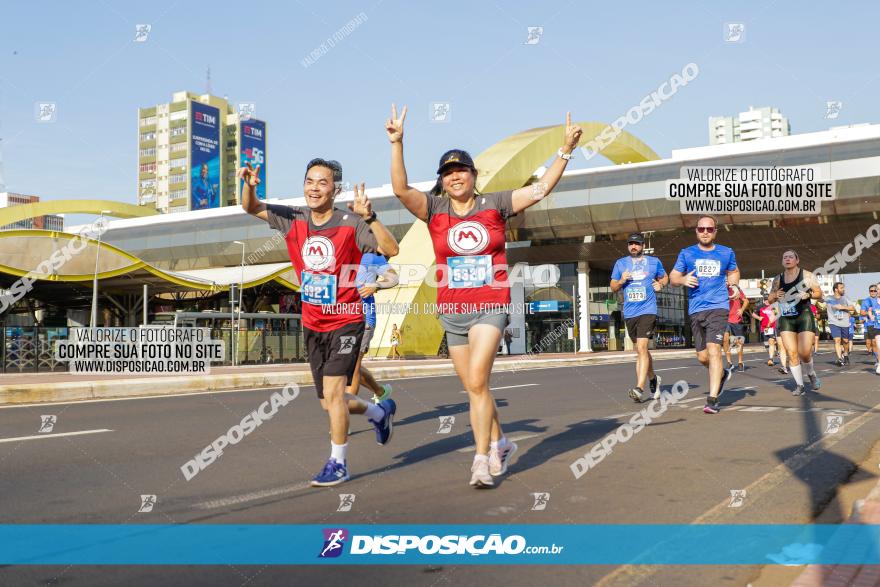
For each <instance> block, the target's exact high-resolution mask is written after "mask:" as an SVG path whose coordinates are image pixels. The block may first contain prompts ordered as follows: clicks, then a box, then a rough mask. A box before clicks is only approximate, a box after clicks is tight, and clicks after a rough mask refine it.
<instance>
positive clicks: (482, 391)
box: [449, 324, 502, 455]
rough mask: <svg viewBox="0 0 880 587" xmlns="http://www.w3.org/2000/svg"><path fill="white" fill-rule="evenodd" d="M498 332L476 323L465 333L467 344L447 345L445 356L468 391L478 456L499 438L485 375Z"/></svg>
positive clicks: (499, 429) (496, 411) (496, 416)
mask: <svg viewBox="0 0 880 587" xmlns="http://www.w3.org/2000/svg"><path fill="white" fill-rule="evenodd" d="M500 342H501V331H500V330H499V329H498V328H496V327H494V326H492V325H491V324H476V325H474V326H472V327H471V329H470V331H469V332H468V344H462V345H455V346H450V347H449V356H450V357H451V358H452V364H453V365H454V366H455V371H456V373H458V377H459V379H461V383H462V385H463V386H464V388H465V390H467V392H468V400H469V401H470V420H471V429H472V430H473V432H474V443H475V444H476V447H477V454H478V455H488V454H489V443H490V442H498V440H499V439H500V438H501V436H502V433H501V424H500V422H499V420H498V410H497V408H496V407H495V398H494V397H493V396H492V392H491V391H490V390H489V376H490V375H491V373H492V365H493V363H494V362H495V353H496V350H497V349H498V344H499V343H500Z"/></svg>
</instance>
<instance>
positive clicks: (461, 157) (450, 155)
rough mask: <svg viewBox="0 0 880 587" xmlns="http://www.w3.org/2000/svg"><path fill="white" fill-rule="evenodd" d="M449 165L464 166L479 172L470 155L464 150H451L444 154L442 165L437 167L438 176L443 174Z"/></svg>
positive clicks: (441, 160) (441, 159)
mask: <svg viewBox="0 0 880 587" xmlns="http://www.w3.org/2000/svg"><path fill="white" fill-rule="evenodd" d="M449 165H464V166H465V167H470V168H471V169H473V170H474V171H476V170H477V167H476V166H475V165H474V160H473V159H472V158H471V156H470V154H469V153H468V152H467V151H463V150H462V149H450V150H449V151H446V152H445V153H443V156H442V157H440V165H438V166H437V175H440V174H441V173H443V169H444V168H445V167H447V166H449Z"/></svg>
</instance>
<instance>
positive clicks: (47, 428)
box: [37, 415, 58, 434]
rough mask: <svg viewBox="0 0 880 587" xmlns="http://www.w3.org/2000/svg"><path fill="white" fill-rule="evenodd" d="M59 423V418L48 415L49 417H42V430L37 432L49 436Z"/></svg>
mask: <svg viewBox="0 0 880 587" xmlns="http://www.w3.org/2000/svg"><path fill="white" fill-rule="evenodd" d="M57 421H58V416H53V415H48V416H40V428H39V430H37V432H39V433H40V434H48V433H49V432H52V429H53V428H55V423H56V422H57Z"/></svg>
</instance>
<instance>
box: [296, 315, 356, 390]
mask: <svg viewBox="0 0 880 587" xmlns="http://www.w3.org/2000/svg"><path fill="white" fill-rule="evenodd" d="M303 334H304V338H305V343H306V350H307V352H308V354H309V366H310V367H311V368H312V378H313V379H314V380H315V391H316V392H317V394H318V397H319V398H323V397H324V376H325V375H327V376H329V377H333V376H337V375H345V377H346V384H347V385H351V378H352V376H353V375H354V368H355V366H356V365H357V360H358V357H359V356H360V355H359V354H358V351H359V350H360V348H361V339H362V338H363V336H364V323H363V322H352V323H351V324H346V325H345V326H340V327H339V328H337V329H336V330H330V331H329V332H317V331H315V330H310V329H309V328H303Z"/></svg>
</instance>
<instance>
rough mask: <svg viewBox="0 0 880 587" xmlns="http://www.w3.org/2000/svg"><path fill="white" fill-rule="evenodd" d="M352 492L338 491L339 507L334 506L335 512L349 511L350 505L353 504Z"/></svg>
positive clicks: (353, 496)
mask: <svg viewBox="0 0 880 587" xmlns="http://www.w3.org/2000/svg"><path fill="white" fill-rule="evenodd" d="M354 498H355V495H354V493H340V494H339V507H338V508H336V511H337V512H350V511H351V506H353V505H354Z"/></svg>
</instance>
